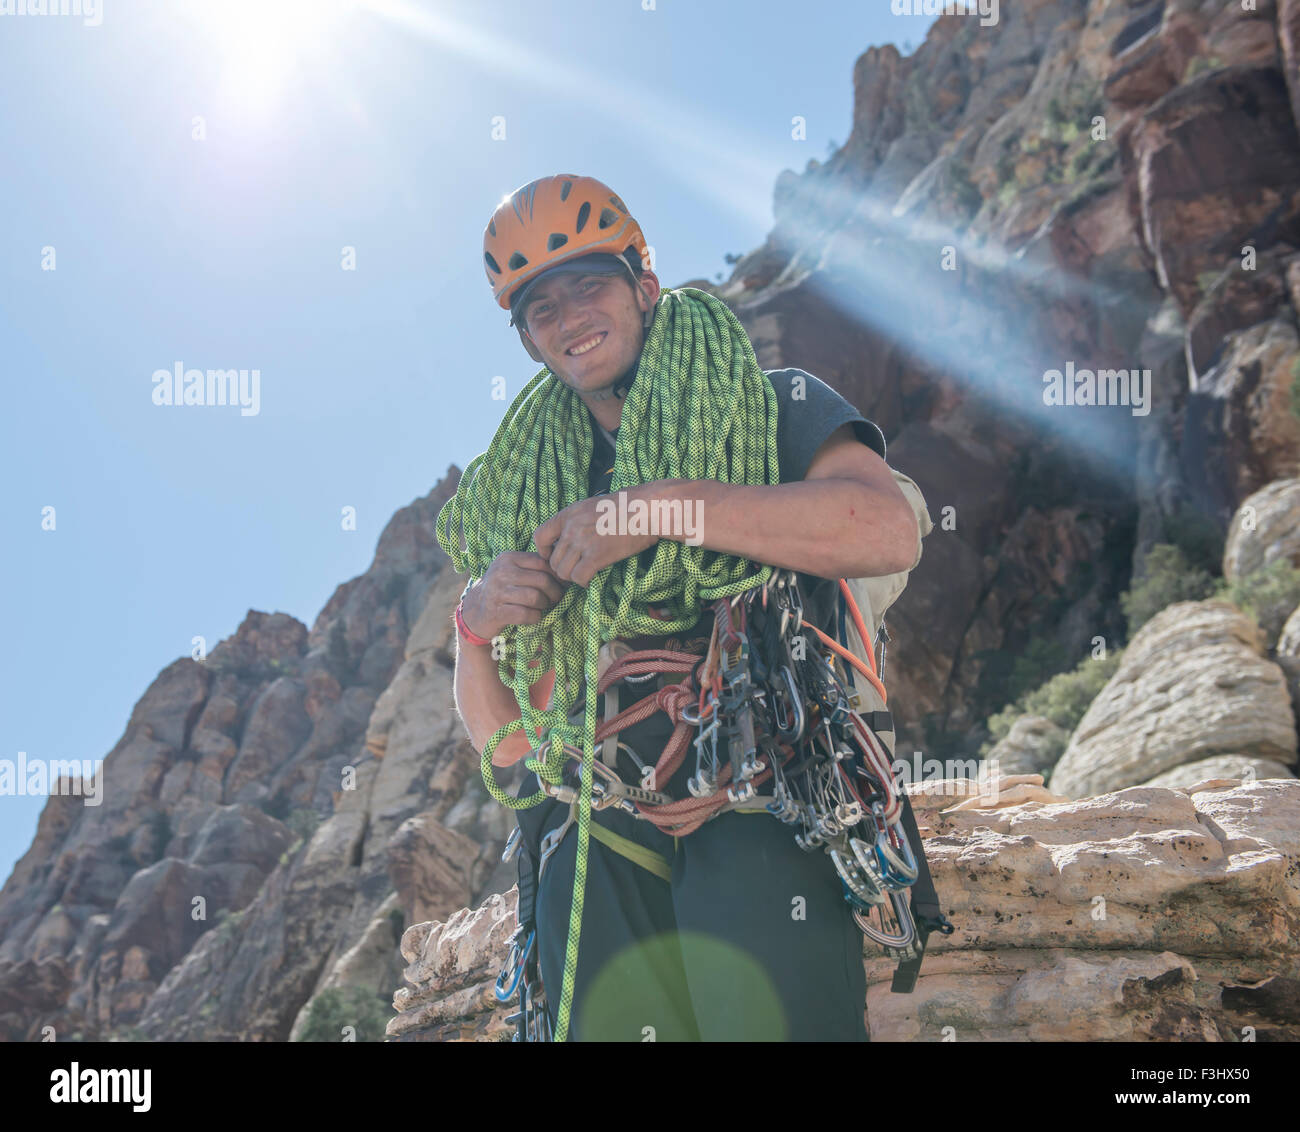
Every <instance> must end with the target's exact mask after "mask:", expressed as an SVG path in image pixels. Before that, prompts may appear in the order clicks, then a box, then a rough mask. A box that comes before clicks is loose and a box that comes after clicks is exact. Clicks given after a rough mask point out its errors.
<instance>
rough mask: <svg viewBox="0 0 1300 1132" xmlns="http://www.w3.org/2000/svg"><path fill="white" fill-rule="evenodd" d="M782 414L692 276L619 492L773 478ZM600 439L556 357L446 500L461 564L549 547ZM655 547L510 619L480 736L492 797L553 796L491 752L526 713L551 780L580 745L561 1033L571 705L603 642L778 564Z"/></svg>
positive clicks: (698, 604) (646, 396)
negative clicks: (537, 697)
mask: <svg viewBox="0 0 1300 1132" xmlns="http://www.w3.org/2000/svg"><path fill="white" fill-rule="evenodd" d="M776 414H777V408H776V394H775V393H774V391H773V389H772V386H771V384H770V382H769V381H768V380H767V378H766V376H765V375H764V374H763V371H762V369H761V368H760V367H759V364H758V359H757V358H756V357H755V356H754V349H753V346H752V345H751V344H750V341H749V337H748V335H747V334H746V333H745V330H744V327H742V326H741V325H740V322H739V321H738V320H737V318H736V316H735V315H734V314H732V312H731V310H730V309H729V308H728V307H727V306H726V304H725V303H723V302H721V301H720V300H719V299H716V298H714V297H713V296H712V295H710V294H708V293H707V292H705V291H700V290H698V289H696V288H694V287H679V288H676V289H674V290H664V291H663V292H662V293H661V294H660V297H659V301H658V303H657V304H656V307H655V315H654V321H653V322H652V324H651V326H650V329H649V332H648V333H647V335H646V339H645V343H644V346H643V349H642V352H641V359H640V362H639V363H638V367H637V375H636V380H635V381H634V382H633V383H632V387H631V389H630V390H629V392H628V395H627V399H626V401H625V402H624V405H623V414H622V419H621V421H620V425H619V431H618V443H617V446H616V450H615V464H614V478H613V480H612V481H611V484H610V491H611V492H617V491H618V490H619V489H620V488H628V487H633V486H635V485H637V484H642V483H649V482H650V481H652V480H660V479H709V480H719V481H721V482H723V483H736V484H776V483H778V482H779V476H778V468H777V451H776ZM591 452H592V430H591V414H590V412H589V410H588V409H587V407H586V405H584V404H583V402H582V400H581V399H580V398H579V397H578V395H577V394H576V393H574V392H573V390H572V389H570V388H569V387H568V386H567V385H566V384H565V383H564V382H563V381H561V380H560V379H559V378H558V377H556V376H555V375H554V374H553V373H551V371H550V370H549V369H546V368H543V369H542V370H541V371H540V372H539V373H538V374H537V375H536V376H535V377H533V378H532V379H531V380H530V381H529V382H528V384H527V385H525V386H524V388H523V391H522V392H521V393H520V394H519V396H518V397H516V398H515V400H514V402H513V403H512V404H511V405H510V408H509V409H508V410H507V411H506V415H505V418H504V420H503V421H502V422H501V425H500V427H499V428H498V429H497V432H496V435H495V436H494V437H493V438H492V443H491V444H490V445H489V446H488V450H487V451H486V452H484V453H482V454H481V455H479V456H476V457H475V458H474V459H473V460H471V461H470V464H469V466H468V467H467V468H466V469H465V472H464V474H463V475H462V476H461V481H460V485H459V487H458V489H457V491H456V494H455V496H453V497H452V498H451V499H450V500H448V501H447V503H446V504H445V505H444V506H443V508H442V510H441V511H440V512H439V514H438V520H437V537H438V543H439V545H440V546H441V547H442V549H443V551H444V552H446V554H447V555H448V557H450V558H451V561H452V563H453V565H454V566H455V567H456V570H457V572H459V573H465V572H468V573H469V574H470V575H471V577H473V578H476V579H477V578H481V577H482V576H483V575H484V574H485V573H486V572H487V569H488V567H489V566H490V565H491V564H492V562H493V560H494V559H495V558H496V557H497V556H498V555H499V554H503V553H505V552H506V551H516V550H531V551H533V552H536V550H537V546H536V543H534V542H533V532H534V531H536V529H537V528H538V527H539V526H541V525H542V523H544V522H545V521H546V520H547V519H549V518H550V517H551V516H552V515H554V514H556V513H557V512H558V511H561V510H563V509H564V508H565V507H568V506H571V505H572V504H574V503H577V502H579V501H580V500H583V499H586V498H587V495H588V483H587V477H588V470H589V467H590V463H591ZM462 537H463V539H464V542H465V547H466V549H465V550H463V551H462V549H461V539H462ZM650 553H651V552H650V551H646V552H644V553H642V554H640V555H633V556H632V557H630V558H626V559H624V560H623V561H621V562H616V563H614V564H613V565H611V566H607V567H606V568H605V569H604V570H602V571H601V572H600V573H599V574H597V575H596V576H595V577H594V578H593V579H592V580H591V583H590V585H588V586H587V588H586V590H585V591H584V590H583V588H582V587H581V586H578V585H576V584H575V585H570V586H569V587H568V588H567V589H566V590H565V593H564V597H563V598H562V599H561V600H560V602H559V603H558V604H557V605H556V606H555V607H554V608H552V609H550V610H549V611H548V612H547V613H546V614H545V616H543V617H542V619H541V620H540V621H539V622H538V624H536V625H515V626H510V627H508V628H507V629H506V630H505V631H504V632H503V633H502V634H501V635H500V636H499V637H498V638H497V639H496V640H495V641H494V648H495V649H496V650H497V651H496V654H495V655H496V656H497V659H498V665H499V668H498V671H499V674H500V677H501V681H502V683H503V684H505V685H506V686H507V687H509V688H510V689H511V690H512V691H513V692H514V693H515V698H516V699H517V700H518V702H519V709H520V718H518V719H514V720H511V721H510V722H509V723H507V724H506V725H505V726H503V727H502V728H500V729H499V730H498V731H497V732H496V733H495V734H493V735H492V737H491V738H490V739H489V740H488V741H487V744H486V746H484V748H483V758H482V767H481V770H482V774H483V782H484V784H485V785H486V786H487V788H488V791H489V793H491V795H492V797H493V798H495V799H496V800H497V801H498V802H500V803H501V804H502V805H504V806H508V807H510V808H511V809H527V808H529V807H530V806H535V805H537V804H538V803H540V802H542V801H544V800H545V799H546V797H547V795H546V794H545V792H543V791H540V790H539V791H538V792H537V793H536V794H533V795H530V796H529V797H527V798H512V797H511V796H510V795H509V794H507V793H506V792H505V791H504V790H503V789H502V788H501V786H500V785H499V784H498V783H497V781H496V778H495V776H494V775H493V772H492V753H493V752H494V751H495V750H496V748H497V746H498V745H499V744H500V743H501V742H502V741H503V740H504V739H505V738H506V736H508V735H511V734H513V733H514V732H515V731H518V730H519V729H520V728H527V733H528V734H530V735H535V734H541V735H542V736H543V741H544V742H547V747H546V751H545V754H544V756H543V757H541V758H537V757H533V756H530V757H528V758H527V759H526V760H525V762H524V765H525V766H526V767H527V768H528V769H529V770H531V771H534V772H535V773H536V774H537V776H538V777H539V779H541V780H542V781H543V782H547V783H550V784H552V785H557V784H559V783H560V782H561V780H562V777H563V773H564V766H565V762H566V761H567V757H568V756H567V754H566V752H565V745H566V744H571V745H572V746H574V747H577V746H579V745H580V746H581V749H582V752H583V757H582V778H581V787H580V791H579V795H580V796H579V808H578V857H577V865H576V874H575V877H574V884H573V905H572V909H571V911H570V915H569V939H568V946H567V948H566V952H565V960H564V985H563V989H562V991H561V995H560V1005H559V1012H558V1018H557V1022H556V1029H555V1041H557V1042H562V1041H565V1040H566V1038H567V1035H568V1029H569V1013H570V1010H571V1007H572V1000H573V983H574V977H575V975H576V972H577V968H578V939H579V935H580V932H581V926H582V907H583V899H584V895H585V890H586V878H587V848H588V842H589V838H590V830H591V787H592V778H593V772H592V765H593V763H594V761H595V741H594V735H595V731H596V698H597V697H596V696H595V695H594V694H590V695H587V696H586V712H585V719H584V723H583V726H582V730H581V732H579V731H578V730H577V727H576V725H575V724H573V723H571V722H570V721H569V714H570V712H571V711H572V709H573V705H574V704H575V703H576V702H577V700H578V696H579V694H580V692H581V690H582V688H583V687H584V686H585V687H586V688H587V689H591V690H593V691H594V689H595V687H596V685H597V681H598V674H599V668H598V660H599V651H600V646H601V644H602V643H604V642H605V641H608V640H611V639H613V638H615V637H630V636H637V635H642V634H645V635H653V634H663V633H673V632H679V631H681V630H684V629H688V628H690V627H691V626H692V625H694V624H695V623H696V621H698V620H699V616H700V612H701V609H702V607H703V606H704V605H706V604H707V603H708V602H711V601H715V600H717V599H718V598H722V597H731V596H733V595H734V594H738V593H743V592H744V591H745V590H748V589H751V588H753V587H755V586H759V585H762V584H763V583H764V582H766V581H767V579H768V577H769V576H770V574H771V568H770V567H768V566H764V565H761V564H758V563H753V562H750V561H749V560H748V559H745V558H738V557H736V556H734V555H729V554H722V553H719V552H716V551H711V550H706V549H705V548H704V547H702V546H688V545H687V544H685V543H683V542H676V541H673V540H670V539H661V540H660V541H659V542H658V543H657V544H656V545H655V547H654V548H653V558H652V559H651V561H650V562H649V564H648V565H646V564H645V562H644V559H645V558H646V557H647V556H648V555H650ZM649 605H657V606H659V607H660V609H661V610H662V611H663V614H662V616H660V617H651V616H650V615H649V613H648V612H647V606H649ZM552 667H554V668H555V692H554V696H553V699H552V701H551V704H552V706H551V707H550V708H548V709H539V708H535V707H533V705H532V702H531V700H530V698H529V689H530V688H531V687H532V685H533V684H534V683H536V682H537V681H538V680H539V679H541V677H542V676H543V675H545V674H546V673H547V672H548V671H549V670H550V669H551V668H552Z"/></svg>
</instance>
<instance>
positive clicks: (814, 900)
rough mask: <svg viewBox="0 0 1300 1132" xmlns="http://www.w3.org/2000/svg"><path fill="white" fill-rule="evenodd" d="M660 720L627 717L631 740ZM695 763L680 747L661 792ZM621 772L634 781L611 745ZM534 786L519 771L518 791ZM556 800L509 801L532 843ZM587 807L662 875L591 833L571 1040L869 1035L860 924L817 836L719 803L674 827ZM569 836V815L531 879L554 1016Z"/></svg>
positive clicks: (574, 845)
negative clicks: (678, 832) (528, 804)
mask: <svg viewBox="0 0 1300 1132" xmlns="http://www.w3.org/2000/svg"><path fill="white" fill-rule="evenodd" d="M670 733H671V727H670V726H669V723H668V719H667V717H666V716H665V715H663V714H662V713H659V714H657V715H656V716H654V717H652V719H651V720H648V721H647V722H646V723H645V724H643V725H640V726H639V727H638V728H637V729H636V736H635V738H636V742H634V744H633V745H634V746H635V747H636V749H637V750H638V753H639V754H640V755H641V757H642V758H643V759H645V760H646V761H647V762H653V761H655V759H656V758H657V755H658V753H659V752H660V751H662V749H663V745H664V744H665V743H666V742H667V740H668V736H669V734H670ZM656 744H657V745H656ZM692 770H693V758H692V756H691V755H690V754H688V756H687V759H686V762H685V763H684V765H683V766H682V768H681V769H680V770H679V771H678V772H677V774H676V775H674V776H673V780H672V781H671V782H670V783H669V784H668V792H669V793H671V794H673V795H674V796H675V797H683V796H685V795H686V789H685V780H686V778H687V777H689V775H690V773H691V771H692ZM619 774H620V776H621V777H622V778H623V780H624V781H625V782H629V783H634V782H636V781H637V776H636V767H635V765H634V764H632V763H631V761H630V760H629V759H628V758H627V756H626V755H625V754H623V753H620V755H619ZM536 789H537V782H536V779H535V777H534V776H533V775H532V774H531V773H529V774H526V775H525V776H524V782H523V784H522V786H521V787H520V790H519V791H518V795H517V796H524V795H526V794H531V793H533V792H535V791H536ZM568 812H569V808H568V806H567V805H560V804H559V803H556V802H552V801H548V802H545V803H543V804H541V805H539V806H536V807H534V808H532V809H531V810H525V811H520V815H519V819H520V826H521V827H522V828H523V829H524V834H525V839H526V841H527V843H528V844H529V846H530V848H533V849H535V847H536V845H537V843H538V842H539V841H540V838H541V836H542V835H543V834H544V833H545V832H547V831H549V830H551V829H554V828H556V827H558V826H559V825H561V824H562V823H563V822H564V820H565V818H566V817H567V816H568ZM592 821H593V822H595V823H597V824H599V825H602V826H604V827H605V828H606V829H609V830H612V831H613V832H614V833H617V834H619V835H621V836H623V837H626V838H629V839H631V840H632V841H634V842H636V843H637V844H638V845H641V846H644V847H645V848H647V849H650V850H651V851H652V852H654V853H656V854H658V855H659V856H660V857H662V858H663V859H664V860H665V861H666V862H667V863H668V868H669V870H670V872H671V879H666V878H664V877H661V876H659V875H656V873H654V872H652V871H650V870H648V869H646V868H643V867H642V866H641V865H639V864H637V863H635V862H634V861H632V860H630V859H629V858H627V857H625V856H623V855H622V854H621V853H618V852H616V851H615V850H613V849H611V848H610V847H608V846H607V845H605V844H603V843H602V842H600V841H598V840H596V839H595V838H594V837H593V838H591V839H590V840H589V843H588V849H587V879H586V886H585V897H584V908H583V915H582V922H581V929H580V932H579V941H578V963H577V968H576V980H575V983H574V997H573V1006H572V1009H571V1011H570V1023H569V1040H571V1041H649V1040H654V1041H836V1042H860V1041H867V1040H868V1038H867V1033H866V1029H865V1026H864V1018H863V1014H864V1009H865V1000H866V976H865V972H864V970H863V964H862V949H863V936H862V932H861V930H860V929H859V928H858V926H857V924H856V922H855V921H854V920H853V917H852V913H851V910H850V908H849V906H848V904H847V903H846V902H845V900H844V898H843V888H842V886H841V884H840V880H839V877H838V875H837V874H836V872H835V869H834V866H833V865H832V864H831V861H830V859H829V858H828V857H827V856H826V854H825V853H824V852H823V851H822V850H820V849H817V850H815V851H813V852H811V853H809V852H804V851H803V850H801V849H800V848H799V847H798V846H797V845H796V844H795V842H794V831H793V829H792V828H791V827H788V826H786V825H783V824H782V823H781V822H779V821H778V820H777V819H776V818H774V817H772V816H771V815H769V814H763V813H737V812H731V813H725V814H722V815H721V816H719V817H717V818H714V819H713V820H712V821H709V822H706V823H705V824H704V825H703V826H702V827H701V828H700V829H698V830H696V831H695V832H694V833H691V834H689V835H687V836H685V837H682V838H673V837H672V836H669V835H666V834H663V833H661V832H660V831H659V830H658V829H656V828H655V827H654V826H653V825H651V824H650V823H649V822H647V821H644V820H638V819H636V818H634V817H632V815H630V814H628V813H625V812H622V811H619V810H616V809H610V810H605V811H601V812H599V813H593V814H592ZM578 840H579V835H578V824H577V822H576V821H575V822H574V824H573V826H572V827H571V828H570V829H569V831H568V832H567V833H566V834H565V837H564V840H563V841H562V842H561V843H560V846H559V848H558V849H557V850H556V851H555V853H554V854H552V856H551V857H550V859H549V860H548V861H547V864H546V869H545V871H544V872H543V874H542V878H541V881H540V884H539V887H538V894H537V906H536V920H537V956H538V963H539V965H540V968H541V973H542V981H543V984H544V986H545V990H546V997H547V1005H548V1009H549V1012H550V1015H551V1022H552V1026H554V1024H555V1022H556V1020H557V1016H558V1013H559V1007H560V995H561V991H562V986H563V973H564V960H565V954H566V948H567V944H568V939H569V928H570V918H571V910H572V904H573V882H574V872H575V865H576V861H577V851H578ZM534 859H535V858H534Z"/></svg>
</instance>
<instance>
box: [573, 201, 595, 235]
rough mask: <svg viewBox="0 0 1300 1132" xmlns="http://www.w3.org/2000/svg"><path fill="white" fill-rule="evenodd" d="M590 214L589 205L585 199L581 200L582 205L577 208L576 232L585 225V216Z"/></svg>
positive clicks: (580, 230)
mask: <svg viewBox="0 0 1300 1132" xmlns="http://www.w3.org/2000/svg"><path fill="white" fill-rule="evenodd" d="M590 215H591V205H590V204H589V203H587V202H586V201H583V202H582V207H581V208H580V209H578V226H577V228H576V229H575V231H576V232H578V233H581V232H582V230H583V229H584V228H585V227H586V226H587V217H588V216H590Z"/></svg>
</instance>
